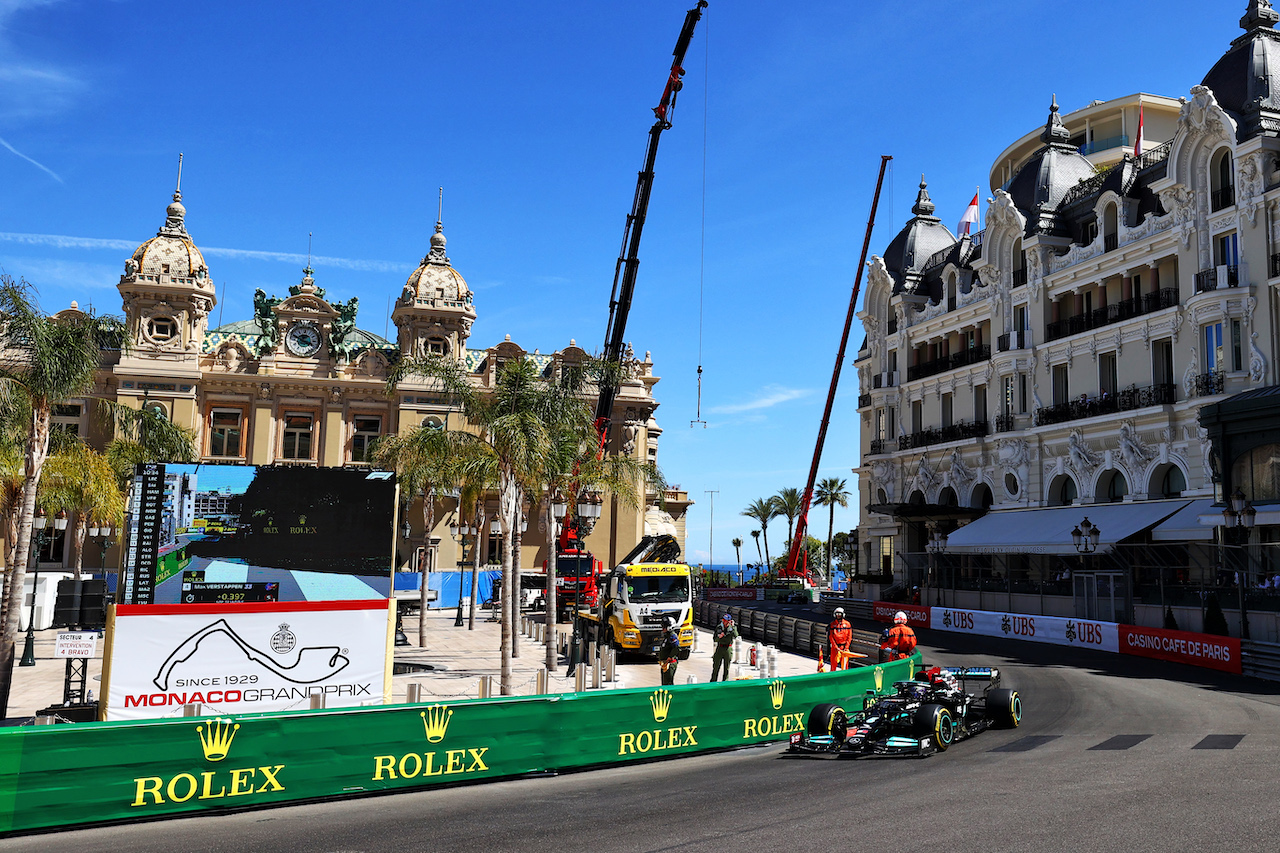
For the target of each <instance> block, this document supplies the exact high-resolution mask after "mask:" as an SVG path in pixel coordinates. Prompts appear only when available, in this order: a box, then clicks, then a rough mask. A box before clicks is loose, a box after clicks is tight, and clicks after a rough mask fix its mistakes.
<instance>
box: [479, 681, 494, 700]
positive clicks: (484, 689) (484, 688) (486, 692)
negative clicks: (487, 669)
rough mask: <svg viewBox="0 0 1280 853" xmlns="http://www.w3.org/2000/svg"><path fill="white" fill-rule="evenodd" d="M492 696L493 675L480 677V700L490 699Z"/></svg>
mask: <svg viewBox="0 0 1280 853" xmlns="http://www.w3.org/2000/svg"><path fill="white" fill-rule="evenodd" d="M492 695H493V676H492V675H482V676H480V698H481V699H488V698H489V697H490V696H492Z"/></svg>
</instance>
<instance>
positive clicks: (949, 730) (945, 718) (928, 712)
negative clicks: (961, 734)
mask: <svg viewBox="0 0 1280 853" xmlns="http://www.w3.org/2000/svg"><path fill="white" fill-rule="evenodd" d="M915 730H916V734H918V735H926V736H928V737H930V738H932V739H933V743H934V746H936V747H937V748H938V752H946V751H947V747H949V746H951V743H952V742H953V741H954V740H955V739H956V722H955V720H954V719H952V717H951V712H950V711H948V710H947V709H946V708H945V707H943V706H942V705H921V706H920V710H918V711H916V726H915Z"/></svg>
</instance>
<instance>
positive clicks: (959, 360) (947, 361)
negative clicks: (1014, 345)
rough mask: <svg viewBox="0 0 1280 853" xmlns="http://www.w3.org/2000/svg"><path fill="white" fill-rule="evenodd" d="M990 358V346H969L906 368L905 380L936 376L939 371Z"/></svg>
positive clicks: (942, 371) (943, 371) (944, 371)
mask: <svg viewBox="0 0 1280 853" xmlns="http://www.w3.org/2000/svg"><path fill="white" fill-rule="evenodd" d="M990 360H991V347H990V345H988V344H983V345H982V346H980V347H970V348H969V349H967V350H961V351H960V352H956V353H952V354H951V355H944V356H942V357H941V358H935V359H934V360H933V361H926V362H925V363H924V364H917V365H913V366H911V367H908V368H907V381H908V382H910V381H911V380H913V379H924V378H925V377H926V376H937V375H938V374H939V373H946V372H947V371H948V370H955V369H956V368H958V367H966V366H967V365H970V364H977V363H978V362H981V361H990Z"/></svg>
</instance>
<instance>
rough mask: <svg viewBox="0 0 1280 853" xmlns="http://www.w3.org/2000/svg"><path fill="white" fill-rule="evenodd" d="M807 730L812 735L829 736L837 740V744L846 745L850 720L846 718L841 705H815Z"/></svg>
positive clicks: (810, 714)
mask: <svg viewBox="0 0 1280 853" xmlns="http://www.w3.org/2000/svg"><path fill="white" fill-rule="evenodd" d="M805 728H806V730H807V731H808V732H809V734H810V735H829V736H830V737H833V738H835V740H836V742H837V743H844V739H845V737H846V736H847V735H848V734H849V718H848V717H847V716H845V713H844V708H841V707H840V706H839V705H832V704H823V705H815V706H814V708H813V710H812V711H810V712H809V721H808V724H807V725H806V727H805Z"/></svg>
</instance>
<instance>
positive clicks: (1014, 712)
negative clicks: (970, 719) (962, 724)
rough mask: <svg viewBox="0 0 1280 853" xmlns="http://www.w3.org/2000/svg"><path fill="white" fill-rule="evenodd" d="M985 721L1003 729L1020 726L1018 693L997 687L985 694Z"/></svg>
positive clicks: (1020, 698)
mask: <svg viewBox="0 0 1280 853" xmlns="http://www.w3.org/2000/svg"><path fill="white" fill-rule="evenodd" d="M987 719H989V720H991V722H992V723H993V724H994V725H997V726H1000V727H1001V728H1005V729H1016V728H1017V727H1018V726H1019V725H1021V724H1022V697H1021V696H1019V695H1018V691H1016V690H1010V689H1009V688H1007V687H997V688H996V689H995V690H992V691H990V692H988V693H987Z"/></svg>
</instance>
